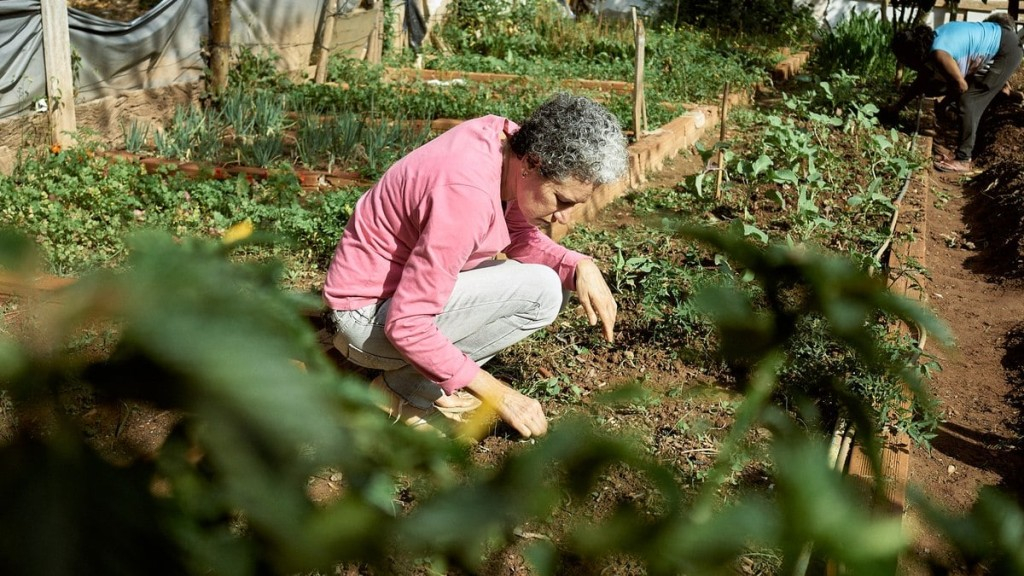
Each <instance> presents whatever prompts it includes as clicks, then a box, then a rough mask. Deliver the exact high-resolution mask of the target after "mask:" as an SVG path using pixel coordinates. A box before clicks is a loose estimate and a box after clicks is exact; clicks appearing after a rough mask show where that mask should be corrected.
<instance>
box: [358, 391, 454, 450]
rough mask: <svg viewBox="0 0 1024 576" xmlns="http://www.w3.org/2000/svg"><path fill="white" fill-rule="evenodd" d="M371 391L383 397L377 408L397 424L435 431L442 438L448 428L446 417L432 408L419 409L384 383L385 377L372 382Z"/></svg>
mask: <svg viewBox="0 0 1024 576" xmlns="http://www.w3.org/2000/svg"><path fill="white" fill-rule="evenodd" d="M370 389H371V390H375V391H377V392H378V393H379V394H380V395H381V401H380V402H378V403H377V407H378V408H380V409H381V410H383V411H384V412H386V413H387V415H388V417H389V418H390V419H391V420H392V421H393V422H394V423H395V424H398V423H402V424H405V425H406V426H409V427H410V428H413V429H416V430H422V431H433V432H436V433H438V434H440V435H442V436H444V435H445V432H446V430H445V428H447V426H446V423H445V421H446V420H447V418H446V417H445V415H443V414H441V413H440V412H438V411H437V409H436V408H434V407H433V406H431V407H430V408H427V409H422V408H417V407H416V406H413V405H412V404H410V403H409V401H407V400H406V399H405V398H402V397H401V396H399V395H398V394H396V393H395V391H394V390H392V389H391V387H390V386H388V384H387V382H385V381H384V377H383V376H377V377H376V378H374V379H373V380H372V381H371V382H370Z"/></svg>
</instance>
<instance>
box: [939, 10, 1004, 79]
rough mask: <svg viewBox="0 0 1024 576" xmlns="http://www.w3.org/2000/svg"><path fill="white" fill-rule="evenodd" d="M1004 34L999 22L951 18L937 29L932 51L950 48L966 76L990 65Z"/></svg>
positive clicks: (950, 52) (950, 53) (945, 50)
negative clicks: (954, 19)
mask: <svg viewBox="0 0 1024 576" xmlns="http://www.w3.org/2000/svg"><path fill="white" fill-rule="evenodd" d="M1002 36H1003V28H1002V26H1000V25H999V24H996V23H995V22H950V23H948V24H943V25H942V26H939V27H938V28H936V29H935V40H934V41H933V42H932V51H933V52H934V51H935V50H942V51H943V52H948V53H949V55H950V56H952V57H953V60H956V63H957V65H958V66H959V67H960V73H961V74H963V76H964V78H966V77H967V76H969V75H971V74H974V73H975V72H978V71H979V70H981V69H986V68H987V67H988V66H987V65H988V63H990V62H991V61H992V59H993V58H994V57H995V55H996V53H997V52H999V42H1000V40H1002Z"/></svg>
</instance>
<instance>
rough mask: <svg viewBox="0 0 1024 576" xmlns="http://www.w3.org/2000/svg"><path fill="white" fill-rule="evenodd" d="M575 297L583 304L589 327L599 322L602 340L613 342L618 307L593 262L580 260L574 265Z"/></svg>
mask: <svg viewBox="0 0 1024 576" xmlns="http://www.w3.org/2000/svg"><path fill="white" fill-rule="evenodd" d="M576 297H577V298H579V299H580V303H581V304H583V310H584V311H585V312H586V313H587V320H589V321H590V325H591V326H596V325H597V321H598V320H601V325H602V328H603V329H604V339H605V340H607V341H609V342H614V341H615V314H616V311H617V310H618V305H617V304H616V303H615V298H613V297H612V291H611V289H609V288H608V284H607V283H606V282H605V281H604V276H603V275H602V274H601V270H600V269H599V268H598V267H597V264H594V261H593V260H589V259H585V260H580V261H579V263H578V264H576Z"/></svg>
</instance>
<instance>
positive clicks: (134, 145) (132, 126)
mask: <svg viewBox="0 0 1024 576" xmlns="http://www.w3.org/2000/svg"><path fill="white" fill-rule="evenodd" d="M121 132H122V133H123V134H124V148H125V150H127V151H129V152H131V153H132V154H139V153H141V152H142V151H143V150H144V149H145V148H146V145H147V143H148V141H149V125H148V124H143V123H141V122H139V121H138V120H134V119H133V120H132V121H131V123H129V124H127V125H126V124H123V123H122V124H121Z"/></svg>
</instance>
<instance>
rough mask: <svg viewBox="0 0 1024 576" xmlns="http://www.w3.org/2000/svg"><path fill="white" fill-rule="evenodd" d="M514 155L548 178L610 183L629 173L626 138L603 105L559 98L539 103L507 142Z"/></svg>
mask: <svg viewBox="0 0 1024 576" xmlns="http://www.w3.org/2000/svg"><path fill="white" fill-rule="evenodd" d="M509 145H510V146H511V148H512V152H513V153H515V155H516V156H518V157H520V158H526V159H527V161H529V162H531V163H532V164H533V165H534V166H537V167H538V168H539V169H540V173H541V175H542V176H544V177H545V178H550V179H552V180H555V181H558V182H564V181H566V180H568V179H569V178H570V177H575V178H576V179H577V180H579V181H580V182H590V183H594V184H607V183H609V182H614V181H616V180H618V179H619V178H621V177H622V175H623V174H625V172H626V166H627V152H626V137H625V136H624V135H623V134H622V127H621V126H620V125H619V121H618V119H616V118H615V116H613V115H612V114H611V113H610V112H609V111H608V110H607V109H605V107H604V106H601V105H600V104H598V103H597V102H594V101H593V100H591V99H589V98H586V97H583V96H573V95H571V94H566V93H564V92H563V93H559V94H556V95H555V96H554V97H553V98H551V99H550V100H548V101H547V102H545V103H543V104H541V105H540V106H539V107H537V109H536V110H534V111H533V114H531V115H530V117H529V118H527V119H526V121H525V122H523V123H522V124H521V125H520V127H519V130H518V131H517V132H516V133H515V134H513V135H512V137H511V138H510V139H509Z"/></svg>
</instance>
